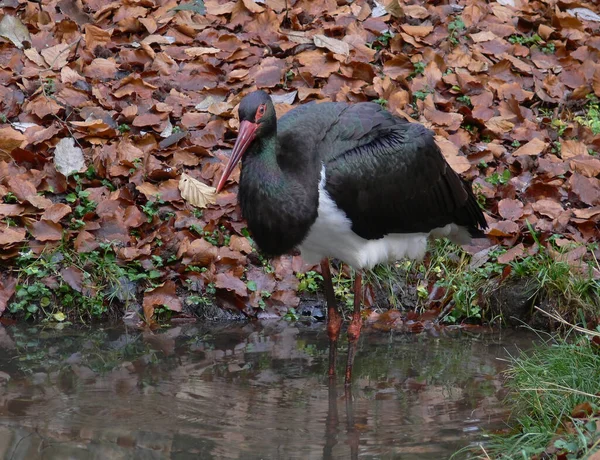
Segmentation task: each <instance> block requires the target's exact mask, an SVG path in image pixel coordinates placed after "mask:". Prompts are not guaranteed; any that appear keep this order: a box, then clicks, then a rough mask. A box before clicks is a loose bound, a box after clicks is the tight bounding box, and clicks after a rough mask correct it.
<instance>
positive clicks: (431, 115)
mask: <svg viewBox="0 0 600 460" xmlns="http://www.w3.org/2000/svg"><path fill="white" fill-rule="evenodd" d="M423 115H425V118H427V119H428V120H429V121H431V122H432V123H434V124H436V125H439V126H445V127H447V129H448V130H449V131H456V130H457V129H458V128H459V127H460V124H461V123H462V120H463V116H462V115H461V114H460V113H450V112H442V111H441V110H437V109H436V108H435V105H434V103H433V97H432V96H431V95H429V96H427V98H426V99H425V101H424V110H423Z"/></svg>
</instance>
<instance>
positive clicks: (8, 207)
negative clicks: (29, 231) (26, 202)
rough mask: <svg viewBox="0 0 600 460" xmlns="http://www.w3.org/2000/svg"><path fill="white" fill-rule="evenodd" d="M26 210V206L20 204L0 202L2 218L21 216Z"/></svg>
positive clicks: (0, 216)
mask: <svg viewBox="0 0 600 460" xmlns="http://www.w3.org/2000/svg"><path fill="white" fill-rule="evenodd" d="M23 211H25V206H22V205H20V204H4V203H0V218H4V217H12V216H20V215H21V214H23Z"/></svg>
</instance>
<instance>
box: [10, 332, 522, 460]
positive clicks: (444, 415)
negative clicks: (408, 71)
mask: <svg viewBox="0 0 600 460" xmlns="http://www.w3.org/2000/svg"><path fill="white" fill-rule="evenodd" d="M530 342H531V339H530V338H529V337H526V336H524V335H523V334H516V333H514V332H503V333H501V334H500V333H483V332H480V333H475V332H465V331H460V330H454V331H453V330H445V331H443V332H441V333H439V332H438V333H434V334H432V333H431V332H430V333H422V334H418V335H415V334H398V333H396V334H393V333H392V334H390V333H382V332H376V331H373V332H369V331H365V333H364V336H363V338H362V339H361V342H360V348H359V353H358V356H357V358H356V362H355V370H354V373H355V375H354V383H353V385H352V388H351V389H350V391H348V392H346V391H345V390H344V385H343V368H344V362H343V361H344V358H345V356H344V351H343V349H342V350H340V356H339V361H340V362H339V363H338V367H339V370H340V372H339V379H338V380H337V381H336V382H335V383H334V384H329V380H328V378H327V365H328V363H327V336H326V333H325V330H324V327H323V325H320V324H319V325H313V326H293V325H289V324H287V323H285V322H279V323H273V324H234V325H231V324H230V325H223V326H216V327H215V326H214V325H213V326H211V327H210V328H205V327H202V326H198V325H194V324H187V325H182V326H178V327H173V328H170V329H166V330H161V331H157V332H149V331H147V332H142V331H138V330H127V329H124V328H94V329H89V330H87V329H86V330H82V329H62V330H57V329H48V328H46V329H44V328H42V327H17V326H10V327H6V328H0V458H5V459H28V460H29V459H92V458H94V459H126V458H128V459H130V458H139V459H198V458H200V459H222V458H225V459H348V458H361V459H404V460H406V459H444V458H448V457H449V456H450V455H452V453H453V452H455V451H456V450H457V449H460V448H461V447H463V446H466V445H469V444H472V443H477V442H482V441H485V439H486V435H485V430H493V429H496V428H500V427H502V426H503V423H504V422H503V421H505V420H506V419H507V417H508V413H507V409H506V408H505V406H504V405H503V399H504V397H505V390H504V388H503V386H502V382H503V380H502V378H501V376H499V373H500V372H501V371H502V370H503V369H504V368H505V366H506V362H505V361H504V360H503V359H505V358H506V357H507V356H508V353H511V354H516V353H518V351H517V346H519V347H527V346H528V345H529V343H530ZM459 458H460V457H459Z"/></svg>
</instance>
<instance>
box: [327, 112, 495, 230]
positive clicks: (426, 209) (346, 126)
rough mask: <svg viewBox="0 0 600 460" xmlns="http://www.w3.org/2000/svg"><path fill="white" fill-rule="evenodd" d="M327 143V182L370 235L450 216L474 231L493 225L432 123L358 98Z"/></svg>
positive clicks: (429, 225) (441, 222) (355, 225)
mask: <svg viewBox="0 0 600 460" xmlns="http://www.w3.org/2000/svg"><path fill="white" fill-rule="evenodd" d="M324 143H325V144H327V148H325V149H322V152H325V153H324V154H323V155H322V156H321V158H322V160H323V162H324V163H325V166H326V174H327V179H326V186H325V187H326V190H327V191H328V193H329V194H330V195H331V197H332V199H333V200H334V201H335V202H336V204H337V206H338V207H339V208H340V209H342V210H343V211H344V212H345V213H346V214H347V216H348V217H349V218H350V220H351V221H352V229H353V231H354V232H355V233H357V234H358V235H360V236H362V237H363V238H367V239H376V238H381V237H382V236H384V235H386V234H388V233H413V232H429V231H431V230H433V229H434V228H437V227H443V226H445V225H447V224H449V223H455V224H458V225H461V226H464V227H466V228H467V229H469V231H470V232H471V233H472V234H473V235H475V234H480V233H481V232H480V231H479V230H478V229H479V228H482V229H483V228H486V227H487V224H486V221H485V218H484V216H483V213H482V211H481V209H480V208H479V205H478V204H477V200H476V199H475V197H474V195H473V191H472V189H471V186H470V184H468V183H466V182H464V181H463V180H462V179H461V178H460V177H459V176H458V174H456V172H454V170H453V169H452V168H451V167H450V165H449V164H448V163H447V162H446V160H445V159H444V157H443V155H442V153H441V151H440V149H439V147H438V146H437V144H436V143H435V140H434V138H433V135H432V133H431V131H429V130H428V129H426V128H425V127H424V126H422V125H419V124H413V123H408V122H406V121H405V120H400V119H398V118H396V117H394V116H392V115H391V114H390V113H389V112H387V111H385V110H383V109H381V108H380V107H379V106H378V105H376V104H369V103H367V104H355V105H352V106H347V109H346V110H345V111H343V112H342V113H341V114H340V117H339V121H338V123H337V124H336V126H335V127H333V129H331V130H330V132H329V133H328V135H327V137H326V139H324Z"/></svg>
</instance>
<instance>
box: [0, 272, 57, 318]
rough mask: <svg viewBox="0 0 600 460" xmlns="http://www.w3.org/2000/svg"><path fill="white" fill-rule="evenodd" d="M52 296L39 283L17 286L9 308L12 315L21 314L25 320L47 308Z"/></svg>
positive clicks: (33, 282)
mask: <svg viewBox="0 0 600 460" xmlns="http://www.w3.org/2000/svg"><path fill="white" fill-rule="evenodd" d="M51 298H52V294H51V292H50V289H48V288H47V287H46V286H45V285H44V284H43V283H41V282H40V281H32V282H30V283H27V284H20V285H17V287H16V290H15V301H14V302H12V303H11V304H10V306H9V311H10V312H11V313H13V314H19V313H23V314H24V317H25V319H29V318H30V317H31V316H32V315H35V314H37V313H38V311H39V310H40V308H41V309H44V308H45V307H48V306H49V305H50V303H51V300H50V299H51Z"/></svg>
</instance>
